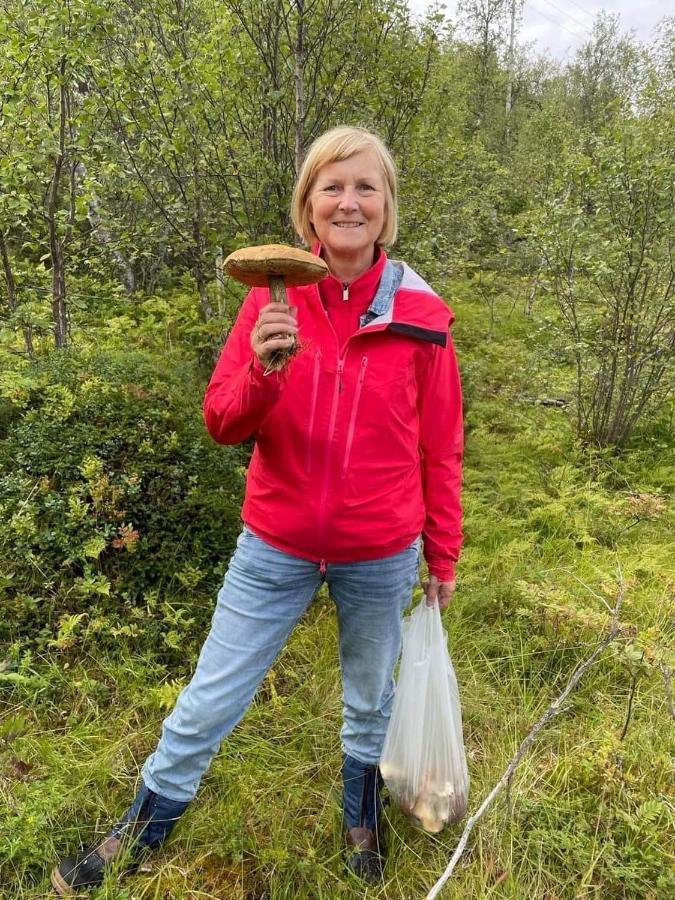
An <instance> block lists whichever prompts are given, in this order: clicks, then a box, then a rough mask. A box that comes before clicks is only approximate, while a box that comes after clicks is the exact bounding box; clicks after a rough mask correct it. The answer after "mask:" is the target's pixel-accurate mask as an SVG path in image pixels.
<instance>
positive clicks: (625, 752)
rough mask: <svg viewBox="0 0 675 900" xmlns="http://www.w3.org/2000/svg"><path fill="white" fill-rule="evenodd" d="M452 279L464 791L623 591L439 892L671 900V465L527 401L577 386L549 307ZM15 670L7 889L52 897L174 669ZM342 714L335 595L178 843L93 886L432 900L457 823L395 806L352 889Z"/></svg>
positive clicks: (128, 783)
mask: <svg viewBox="0 0 675 900" xmlns="http://www.w3.org/2000/svg"><path fill="white" fill-rule="evenodd" d="M449 295H451V296H452V297H453V301H452V302H453V306H454V307H455V309H456V312H457V314H458V324H457V326H456V330H455V336H456V341H457V345H458V348H459V353H460V359H461V362H462V369H463V378H464V384H465V389H466V394H467V416H466V418H467V454H466V479H465V495H464V498H465V513H466V547H465V550H464V553H463V557H462V561H461V564H460V567H459V587H458V590H457V594H456V597H455V599H454V601H453V603H452V605H451V607H450V608H449V609H448V611H447V613H446V614H445V622H446V626H447V629H448V633H449V640H450V650H451V655H452V658H453V661H454V665H455V668H456V672H457V677H458V681H459V684H460V690H461V694H462V702H463V712H464V720H465V737H466V745H467V752H468V757H469V767H470V771H471V778H472V786H471V801H470V806H471V809H475V808H476V807H477V806H478V805H479V803H480V801H481V799H482V798H483V797H484V796H485V794H486V793H487V792H489V790H490V789H491V787H492V786H493V784H494V783H495V782H496V781H497V780H498V778H499V777H500V775H501V772H502V771H503V769H504V768H505V767H506V765H507V764H508V761H509V760H510V758H511V757H512V755H513V753H514V752H515V750H516V749H517V747H518V745H519V744H520V742H521V740H522V739H523V737H524V736H525V734H526V733H527V731H528V729H529V727H530V726H531V725H532V724H533V722H534V721H535V720H536V719H537V718H538V717H539V716H540V715H541V714H542V713H543V711H544V710H545V709H546V708H547V706H548V704H549V703H550V701H551V700H552V699H553V698H554V697H555V696H556V695H557V694H558V693H559V692H560V690H561V689H562V687H563V686H564V684H565V683H566V682H567V680H568V678H569V676H570V675H571V673H572V672H573V670H574V668H575V666H576V665H578V663H579V662H580V661H582V660H583V659H584V658H585V657H586V656H587V655H588V654H589V653H590V651H591V649H592V647H593V646H594V644H595V642H596V640H597V637H598V635H599V634H600V632H601V631H602V628H603V627H604V625H605V624H606V621H607V610H606V608H605V606H606V604H609V605H612V604H613V600H614V597H615V595H616V591H617V577H618V575H617V573H618V572H620V573H621V577H622V578H623V579H624V580H625V582H626V584H627V594H626V601H625V606H624V611H623V617H622V621H623V626H624V627H623V631H622V634H621V638H620V640H619V641H618V642H617V645H616V647H615V648H614V649H613V650H612V651H610V652H608V653H607V654H605V656H604V657H603V658H602V660H601V661H600V662H599V663H598V664H597V665H596V666H595V667H594V668H593V669H592V670H591V671H590V672H589V673H588V675H587V677H586V678H585V680H584V681H583V682H582V683H581V684H580V686H579V688H578V690H577V691H576V693H575V694H574V695H573V696H572V698H571V699H570V702H569V703H568V705H567V707H566V708H565V709H564V710H563V712H562V713H561V714H560V715H559V716H558V718H556V719H555V720H554V721H553V722H552V723H551V724H550V725H549V726H548V728H547V729H546V730H545V731H544V732H543V734H542V735H541V737H540V739H539V740H538V741H537V743H536V744H535V746H534V748H533V750H532V752H531V753H530V755H529V756H528V757H527V758H526V759H525V760H524V761H523V763H522V765H521V767H520V768H519V770H518V772H517V773H516V776H515V778H514V781H513V785H512V788H511V792H510V796H509V798H506V797H504V796H502V797H501V798H500V799H498V801H497V802H496V803H495V805H494V807H493V808H492V810H491V811H490V812H489V813H488V814H487V815H486V816H485V817H484V818H483V820H482V821H481V823H480V824H479V826H477V828H476V829H475V830H474V833H473V835H472V837H471V840H470V843H469V848H468V850H467V853H466V854H465V856H464V859H463V861H462V864H461V865H460V867H459V868H458V870H457V872H456V874H455V875H454V876H453V878H452V879H451V881H450V882H449V884H448V885H447V887H446V889H445V891H444V893H443V895H442V896H443V897H446V898H448V900H450V898H481V900H482V898H513V900H523V898H533V900H534V898H538V900H539V898H541V900H557V898H575V900H576V898H578V900H581V898H596V897H597V898H600V897H602V898H603V900H605V898H638V897H640V898H650V900H661V898H664V897H666V896H672V894H673V892H674V891H675V880H674V879H673V876H672V871H673V868H672V864H673V855H674V850H675V846H674V841H673V822H674V816H673V811H674V805H673V795H672V751H673V749H674V747H673V723H672V720H671V719H670V717H669V713H668V709H667V704H666V694H665V690H664V682H663V679H662V677H661V675H660V672H659V670H658V663H659V661H660V660H661V659H665V658H667V657H666V654H667V652H668V647H667V641H668V637H669V635H671V631H670V629H671V627H672V626H671V623H672V613H673V605H672V603H673V596H672V595H673V583H674V578H673V564H672V559H673V543H672V532H673V514H672V510H671V509H669V508H668V505H667V504H666V503H664V502H662V501H663V500H664V499H666V498H668V496H670V495H672V490H673V484H672V479H673V473H672V467H671V466H669V464H668V461H667V457H666V452H667V451H665V450H664V447H663V438H662V435H661V432H659V429H658V428H653V429H652V430H651V431H649V430H645V431H644V432H643V434H642V435H641V436H639V439H637V440H636V441H635V442H634V446H633V447H632V448H631V449H630V450H628V451H626V452H624V453H623V454H621V455H620V456H612V455H611V454H607V453H600V452H597V451H592V450H588V449H583V448H581V447H580V446H578V445H577V443H576V442H575V441H574V439H573V436H572V432H571V428H570V425H569V423H568V420H567V418H566V415H567V413H566V412H565V410H564V409H559V408H549V407H542V406H540V405H538V404H536V403H535V402H533V400H534V399H535V398H537V397H541V396H561V395H562V396H565V395H566V394H567V393H568V391H569V372H568V369H567V368H566V366H565V363H564V360H562V361H560V362H559V363H558V364H557V367H556V364H555V363H552V362H551V359H550V356H549V357H547V356H546V355H545V354H543V353H542V350H541V347H542V345H541V340H542V338H541V335H540V334H539V333H538V332H537V331H536V317H533V318H528V317H526V316H524V315H523V314H522V313H521V312H520V311H519V310H518V309H514V311H513V312H512V313H510V314H508V313H507V311H508V310H510V309H511V306H512V302H511V300H510V299H508V301H506V302H505V303H504V304H503V306H502V307H501V309H503V310H505V311H504V312H501V313H500V312H499V310H498V314H497V318H496V323H495V329H494V335H493V338H492V340H490V341H487V340H486V334H487V324H486V314H485V310H484V308H483V307H482V306H481V305H479V304H478V303H476V302H474V301H473V300H472V297H471V289H470V285H466V284H462V283H458V284H456V285H453V286H452V291H451V292H450V293H449ZM640 498H642V499H640ZM645 498H646V499H645ZM649 498H651V499H649ZM670 652H671V653H672V648H671V650H670ZM190 662H191V661H190V660H189V659H186V660H185V667H186V668H189V665H190ZM22 672H23V680H13V681H7V680H6V681H0V703H1V704H2V706H0V717H1V719H2V721H1V722H0V729H2V730H0V735H1V736H2V737H0V876H1V877H0V897H2V898H7V900H28V898H41V897H47V896H50V891H49V882H48V872H49V869H50V867H51V865H52V864H53V862H54V860H55V859H57V858H58V857H59V856H60V855H62V854H63V853H64V852H65V851H66V850H72V849H76V848H77V847H78V845H79V843H80V842H84V843H87V842H89V841H90V840H92V839H93V837H94V835H95V834H100V835H102V834H104V833H105V831H106V830H107V828H108V827H109V825H110V823H111V822H112V821H113V820H114V819H115V817H116V816H117V815H119V814H120V813H121V812H122V811H123V810H124V809H125V807H126V805H127V804H128V802H129V800H130V797H131V794H132V791H133V788H134V784H135V779H136V778H137V777H138V771H139V767H140V765H141V763H142V761H143V759H144V758H145V755H146V754H147V753H148V752H150V751H151V750H152V748H153V746H154V743H155V741H156V739H157V735H158V733H159V728H160V724H161V720H162V718H163V717H164V715H166V713H167V711H168V710H169V709H170V708H171V704H172V701H173V699H174V698H175V696H176V694H177V692H178V690H179V689H180V686H181V682H180V680H179V679H177V673H176V671H175V670H172V669H171V668H169V667H167V666H166V665H165V664H163V662H162V660H161V659H157V658H153V657H151V656H148V655H143V654H142V653H141V652H140V651H139V650H138V649H137V648H134V646H133V645H129V646H128V647H125V645H122V648H121V650H120V652H119V653H117V654H116V655H115V656H114V657H112V656H111V657H105V656H102V655H101V654H100V653H97V650H96V645H95V643H94V642H93V640H89V641H87V640H86V639H83V640H82V641H80V642H79V643H77V644H76V645H75V646H73V647H71V648H69V649H67V650H64V651H62V652H53V653H50V654H48V655H43V656H35V657H33V659H32V660H30V661H29V664H25V665H24V668H23V669H22ZM631 694H632V695H633V699H632V710H631V716H630V719H629V721H628V724H627V721H626V720H627V711H628V704H629V699H630V697H631ZM12 723H13V724H12ZM339 728H340V683H339V670H338V660H337V648H336V636H335V618H334V615H333V611H332V605H331V602H330V600H329V598H328V597H327V596H326V594H325V593H321V594H319V596H318V597H317V598H316V600H315V602H314V603H313V604H312V606H311V607H310V609H309V610H308V612H307V614H306V616H305V617H304V618H303V620H302V621H301V623H300V624H299V626H298V627H297V629H296V631H295V633H294V634H293V636H292V639H291V641H290V642H289V644H288V646H287V647H286V649H285V650H284V652H283V654H282V655H281V657H280V658H279V660H278V661H277V663H276V664H275V666H274V668H273V670H272V671H271V672H270V674H269V676H268V677H267V679H266V680H265V683H264V684H263V687H262V689H261V691H260V693H259V695H258V697H257V699H256V701H255V702H254V704H253V706H252V708H251V709H250V710H249V713H248V714H247V716H246V718H245V719H244V721H243V722H242V724H241V725H240V726H239V727H238V728H237V730H236V731H235V733H234V734H233V736H232V737H231V738H230V739H229V740H228V741H227V742H226V743H225V745H224V746H223V748H222V751H221V753H220V754H219V755H218V757H217V758H216V760H215V762H214V764H213V766H212V768H211V770H210V771H209V773H208V775H207V777H206V778H205V781H204V784H203V787H202V790H201V792H200V794H199V796H198V798H197V800H196V801H195V802H194V804H193V805H192V807H191V809H190V811H189V813H188V814H187V815H186V816H185V817H184V819H183V820H182V821H181V823H180V825H179V826H178V828H177V829H176V831H175V832H174V835H173V836H172V838H171V840H170V841H169V842H168V843H167V844H166V845H165V847H164V848H163V849H162V850H161V851H160V852H158V853H157V854H155V855H154V856H153V857H152V859H151V860H150V861H149V863H148V868H147V871H143V872H141V873H138V874H137V875H135V876H133V877H132V878H128V879H126V880H124V881H117V880H116V879H114V878H110V879H109V880H108V883H107V884H106V885H104V886H103V888H101V889H100V890H98V891H96V892H93V893H92V894H91V896H92V897H93V898H94V900H103V898H110V900H112V898H115V900H127V898H128V900H131V898H137V900H150V898H175V900H188V898H189V900H198V898H199V900H230V898H246V900H282V898H283V900H286V898H288V900H291V898H292V900H304V898H306V900H310V898H311V900H317V898H322V900H323V898H325V900H329V898H330V900H334V898H344V900H347V898H361V897H367V898H373V900H374V898H389V900H408V898H422V897H424V896H425V893H426V892H427V891H428V890H429V888H430V887H431V885H432V884H433V883H434V881H435V880H436V878H437V877H438V876H439V875H440V873H441V872H442V871H443V869H444V868H445V865H446V864H447V860H448V859H449V857H450V855H451V853H452V851H453V849H454V846H455V844H456V842H457V839H458V837H459V834H460V833H461V829H462V826H461V825H458V826H454V827H451V828H448V829H446V830H445V831H444V832H442V833H441V834H440V835H426V834H422V833H420V832H418V831H416V830H415V829H414V828H413V827H412V826H411V825H410V824H409V823H408V822H407V821H406V819H405V817H404V816H403V815H402V814H401V813H400V811H398V810H396V809H394V808H389V809H388V810H387V818H388V833H389V837H388V843H389V848H390V849H389V861H388V864H387V868H386V873H385V880H384V882H383V883H382V885H381V886H378V887H376V888H371V889H365V888H364V887H363V886H362V885H361V884H360V883H359V882H356V881H355V880H354V879H353V878H351V877H350V876H349V875H348V874H347V873H346V871H345V868H344V865H343V861H342V857H341V825H340V808H339V790H340V785H339V777H338V776H339V770H340V751H339V742H338V733H339ZM624 732H625V735H624V736H623V739H622V734H624ZM507 799H508V802H507Z"/></svg>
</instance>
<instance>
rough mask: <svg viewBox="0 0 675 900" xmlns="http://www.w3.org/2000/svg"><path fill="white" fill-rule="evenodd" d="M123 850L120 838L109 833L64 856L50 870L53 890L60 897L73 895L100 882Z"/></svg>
mask: <svg viewBox="0 0 675 900" xmlns="http://www.w3.org/2000/svg"><path fill="white" fill-rule="evenodd" d="M123 852H124V850H123V848H122V841H121V840H120V838H116V837H115V836H114V835H112V834H109V835H108V837H106V838H104V839H103V840H102V841H101V843H100V844H94V845H92V846H91V847H87V848H86V849H84V850H83V851H82V852H81V853H78V854H77V855H76V856H66V857H65V859H62V860H61V862H60V863H59V864H58V866H56V867H55V868H54V869H53V870H52V874H51V879H52V885H53V886H54V890H55V891H56V893H57V894H58V895H59V896H61V897H74V896H75V893H76V892H77V891H78V890H79V889H80V888H87V887H95V886H96V885H98V884H101V882H102V881H103V879H104V878H105V875H106V873H107V872H108V871H109V870H110V869H111V868H112V865H113V863H114V861H115V860H116V859H119V858H120V857H121V855H122V854H123Z"/></svg>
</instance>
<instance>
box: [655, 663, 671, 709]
mask: <svg viewBox="0 0 675 900" xmlns="http://www.w3.org/2000/svg"><path fill="white" fill-rule="evenodd" d="M659 670H660V672H661V675H662V676H663V686H664V688H665V690H666V703H667V704H668V712H669V713H670V718H671V719H675V708H674V707H673V689H672V686H671V682H670V675H671V672H670V666H667V665H666V664H665V663H664V662H662V663H659Z"/></svg>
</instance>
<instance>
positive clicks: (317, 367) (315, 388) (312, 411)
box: [307, 350, 321, 472]
mask: <svg viewBox="0 0 675 900" xmlns="http://www.w3.org/2000/svg"><path fill="white" fill-rule="evenodd" d="M320 374H321V350H317V351H316V355H315V356H314V377H313V378H312V399H311V401H310V406H309V437H308V440H307V471H308V472H309V471H310V469H311V467H312V435H313V434H314V420H315V419H316V401H317V399H318V396H319V375H320Z"/></svg>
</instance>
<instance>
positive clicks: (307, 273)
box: [223, 244, 328, 372]
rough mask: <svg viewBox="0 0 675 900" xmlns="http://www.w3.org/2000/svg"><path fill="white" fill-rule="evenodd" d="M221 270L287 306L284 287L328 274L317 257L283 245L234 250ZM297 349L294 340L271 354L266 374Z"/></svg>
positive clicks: (323, 264) (313, 280) (264, 245)
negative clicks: (266, 291)
mask: <svg viewBox="0 0 675 900" xmlns="http://www.w3.org/2000/svg"><path fill="white" fill-rule="evenodd" d="M223 268H224V269H225V271H226V272H227V274H228V275H230V276H231V277H232V278H235V279H236V280H237V281H241V282H242V284H248V285H250V287H268V288H269V290H270V298H271V300H272V301H273V302H275V303H284V304H286V305H288V297H287V295H286V287H287V285H291V286H297V285H301V284H314V283H315V282H317V281H321V279H322V278H325V277H326V275H328V266H327V265H326V263H325V262H324V261H323V260H322V259H320V258H319V257H318V256H314V255H313V254H312V253H308V252H307V251H306V250H299V249H298V248H297V247H288V246H286V245H285V244H263V245H262V246H260V247H243V248H242V249H241V250H235V251H234V253H230V255H229V256H228V257H227V259H226V260H225V262H224V263H223ZM275 337H276V335H275ZM296 350H297V340H295V337H294V340H293V344H292V346H291V347H289V348H288V349H285V350H276V351H275V352H274V354H273V355H272V358H271V360H270V363H269V365H268V366H267V371H269V372H273V371H276V370H278V369H281V368H283V366H284V365H285V364H286V363H287V362H288V360H289V359H290V358H291V356H292V355H293V354H294V353H295V352H296Z"/></svg>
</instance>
